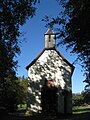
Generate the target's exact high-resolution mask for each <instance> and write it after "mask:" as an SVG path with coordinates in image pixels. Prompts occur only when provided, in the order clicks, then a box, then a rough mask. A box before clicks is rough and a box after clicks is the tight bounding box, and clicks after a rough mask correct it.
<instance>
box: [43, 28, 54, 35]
mask: <svg viewBox="0 0 90 120" xmlns="http://www.w3.org/2000/svg"><path fill="white" fill-rule="evenodd" d="M45 35H55V33H54V32H53V31H52V30H51V29H48V30H47V32H46V33H45Z"/></svg>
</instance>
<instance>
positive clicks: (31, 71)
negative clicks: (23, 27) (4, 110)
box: [26, 29, 75, 114]
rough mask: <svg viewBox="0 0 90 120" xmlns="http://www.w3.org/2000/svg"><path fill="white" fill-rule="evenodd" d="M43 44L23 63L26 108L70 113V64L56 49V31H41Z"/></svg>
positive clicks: (71, 72)
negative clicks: (25, 81)
mask: <svg viewBox="0 0 90 120" xmlns="http://www.w3.org/2000/svg"><path fill="white" fill-rule="evenodd" d="M44 37H45V47H44V49H43V50H42V51H41V52H40V53H39V55H38V56H37V57H36V58H35V59H34V60H33V61H32V62H31V63H30V64H29V65H27V66H26V69H27V71H28V83H29V86H28V97H27V106H28V110H29V111H32V112H39V113H40V112H57V113H63V114H68V113H69V114H70V113H72V74H73V71H74V68H75V67H74V66H73V65H72V64H71V63H70V62H69V61H68V60H66V59H65V58H64V57H63V55H61V53H60V52H59V51H58V50H57V49H56V34H55V33H54V32H53V30H52V29H48V30H47V32H46V33H45V36H44Z"/></svg>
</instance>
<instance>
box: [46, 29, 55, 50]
mask: <svg viewBox="0 0 90 120" xmlns="http://www.w3.org/2000/svg"><path fill="white" fill-rule="evenodd" d="M55 40H56V35H55V33H54V32H53V31H52V30H51V29H48V30H47V32H46V33H45V48H55V43H56V42H55Z"/></svg>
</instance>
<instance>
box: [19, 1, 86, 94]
mask: <svg viewBox="0 0 90 120" xmlns="http://www.w3.org/2000/svg"><path fill="white" fill-rule="evenodd" d="M36 7H37V10H36V15H35V16H34V17H33V18H32V19H31V18H30V19H29V20H27V22H26V23H25V24H24V25H23V26H21V27H20V31H21V32H22V37H21V38H20V39H22V43H21V44H20V49H21V54H20V55H19V56H18V57H17V60H18V65H19V67H18V69H17V76H19V77H21V76H23V75H24V76H25V77H28V72H27V70H26V68H25V67H26V66H27V65H28V64H29V63H30V62H31V61H32V60H33V59H34V58H35V57H36V56H37V55H38V54H39V53H40V52H41V51H42V50H43V48H44V34H45V32H46V31H47V29H48V28H46V27H45V25H46V23H45V22H43V21H42V19H43V18H44V16H45V15H48V16H50V17H55V16H57V15H58V13H59V11H60V10H61V7H60V5H59V4H58V2H57V1H56V0H41V2H40V4H37V5H36ZM57 41H58V40H57ZM57 50H58V51H59V52H60V53H61V54H62V55H63V56H64V57H65V59H67V60H68V61H69V62H70V63H71V64H72V63H73V61H74V60H75V58H76V55H71V54H70V51H66V50H65V46H59V47H58V48H57ZM74 66H75V70H74V73H73V76H72V92H73V93H80V92H82V91H83V90H84V86H85V84H84V83H83V80H84V79H85V77H84V76H83V72H81V70H82V68H81V67H80V65H78V64H76V65H74Z"/></svg>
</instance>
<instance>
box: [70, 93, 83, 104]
mask: <svg viewBox="0 0 90 120" xmlns="http://www.w3.org/2000/svg"><path fill="white" fill-rule="evenodd" d="M72 104H73V106H81V105H83V104H84V97H83V96H82V95H81V94H78V93H77V94H73V96H72Z"/></svg>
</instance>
